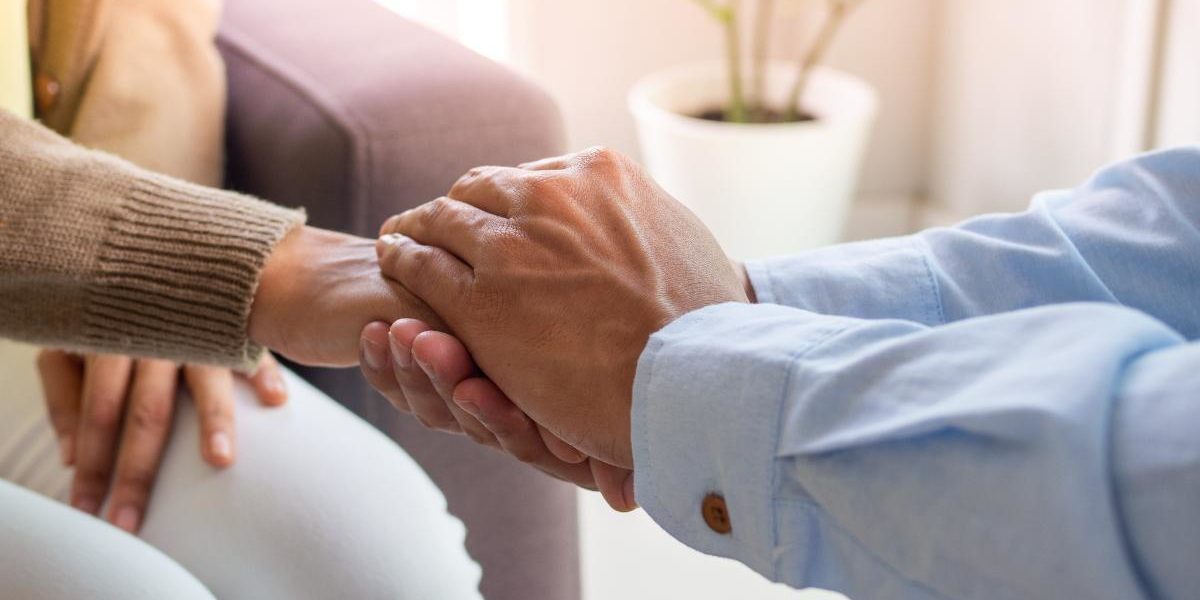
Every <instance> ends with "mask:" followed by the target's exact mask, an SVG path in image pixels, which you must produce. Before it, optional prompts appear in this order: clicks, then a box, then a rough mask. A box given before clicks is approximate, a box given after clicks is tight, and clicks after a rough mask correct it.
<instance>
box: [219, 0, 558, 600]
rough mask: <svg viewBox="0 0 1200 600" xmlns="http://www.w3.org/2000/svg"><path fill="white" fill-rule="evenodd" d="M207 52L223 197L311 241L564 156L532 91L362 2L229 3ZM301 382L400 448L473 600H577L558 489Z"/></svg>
mask: <svg viewBox="0 0 1200 600" xmlns="http://www.w3.org/2000/svg"><path fill="white" fill-rule="evenodd" d="M219 44H220V48H221V51H222V54H223V55H224V57H225V61H226V64H227V69H228V77H229V121H228V157H229V165H228V172H229V184H230V186H231V187H233V188H235V189H239V190H243V191H246V192H250V193H253V194H256V195H258V196H261V197H264V198H268V199H272V200H276V201H278V202H280V203H281V204H286V205H299V206H304V207H306V208H307V209H308V212H309V216H310V222H311V223H313V224H315V225H319V226H321V227H327V228H332V229H338V230H342V231H347V232H351V233H356V234H359V235H366V236H373V235H374V234H375V232H376V230H377V229H378V227H379V225H380V224H381V223H382V222H383V220H384V219H386V218H387V217H388V216H390V215H392V214H395V213H397V212H400V211H402V210H405V209H407V208H410V207H413V206H416V205H418V204H420V203H423V202H425V201H427V200H430V199H433V198H436V197H437V196H440V195H442V194H444V193H445V192H446V191H447V190H448V189H449V187H450V185H451V184H452V183H453V182H454V180H455V179H456V178H457V177H458V176H459V175H461V174H462V173H464V172H466V170H467V169H469V168H470V167H472V166H476V165H482V164H516V163H519V162H522V161H525V160H531V159H535V158H540V157H544V156H550V155H554V154H558V153H560V152H561V151H562V150H563V129H562V123H561V118H560V116H559V113H558V110H557V108H556V106H555V105H554V103H553V102H552V101H551V100H550V99H549V98H548V97H547V96H546V94H545V93H543V92H542V91H541V90H539V89H538V88H537V87H535V86H534V85H532V84H530V83H529V82H527V81H525V80H523V79H521V78H520V77H518V76H516V75H515V74H513V73H512V72H510V71H508V70H506V69H505V68H503V67H501V66H499V65H497V64H495V63H493V62H491V61H489V60H487V59H485V58H483V57H481V56H479V55H477V54H474V53H472V52H471V51H469V50H467V49H465V48H463V47H461V46H459V45H457V44H456V43H454V42H452V41H450V40H448V39H446V38H444V37H442V36H440V35H438V34H435V33H433V32H430V31H428V30H426V29H423V28H421V27H419V26H417V25H414V24H412V23H409V22H406V21H404V20H403V19H400V18H399V17H397V16H395V15H394V14H392V13H390V12H388V11H387V10H385V9H383V8H381V7H379V6H377V5H375V3H374V2H372V1H371V0H339V1H334V0H228V2H227V6H226V8H225V15H224V18H223V22H222V26H221V33H220V39H219ZM302 374H303V375H304V376H305V377H307V378H308V379H309V380H310V381H312V382H313V383H314V384H316V385H317V386H318V387H320V388H321V389H323V390H324V391H325V392H326V393H328V394H329V395H330V396H332V397H333V398H335V399H336V400H338V401H340V402H342V403H343V404H345V405H346V406H347V407H348V408H350V409H351V410H353V411H354V412H356V413H357V414H358V415H360V416H361V417H363V418H364V419H366V420H367V421H369V422H371V423H372V424H374V425H375V426H376V427H378V428H379V429H380V430H382V431H383V432H384V433H386V434H388V435H390V436H391V437H392V438H393V439H395V440H396V441H397V442H399V444H400V445H401V446H403V447H404V448H405V450H407V451H408V452H409V454H411V455H412V456H413V458H415V459H416V460H417V462H418V463H420V464H421V466H423V467H424V468H425V470H426V471H427V472H428V473H429V474H430V476H431V477H432V478H433V479H434V481H435V482H437V484H438V485H439V486H441V488H442V490H443V491H444V492H445V494H446V498H447V500H448V501H449V505H450V510H451V512H453V513H454V514H455V515H457V516H458V517H459V518H461V519H462V520H463V521H464V522H465V523H466V525H467V528H468V537H467V548H468V550H469V551H470V552H471V555H472V556H474V557H475V559H476V560H478V561H479V562H480V563H481V564H482V565H483V572H484V575H483V583H482V590H483V593H484V595H485V597H487V598H489V599H492V600H517V599H522V600H525V599H554V600H559V599H563V600H571V599H574V598H578V597H579V594H580V592H579V551H578V535H577V524H576V513H575V498H574V491H573V490H572V489H571V488H570V487H569V486H567V485H566V484H562V483H560V482H558V481H556V480H553V479H551V478H549V477H546V476H544V475H542V474H540V473H537V472H535V471H533V470H531V469H529V468H527V467H525V466H524V465H520V464H517V463H514V462H512V461H510V460H508V459H506V458H505V457H503V456H501V455H499V454H498V453H495V452H493V451H491V450H488V449H485V448H479V447H476V446H475V445H473V444H472V443H471V442H470V441H468V440H467V439H466V438H462V437H457V436H451V435H446V434H440V433H432V432H429V431H426V430H424V429H423V428H422V427H420V425H419V424H417V423H416V422H415V421H414V420H413V419H412V418H411V417H409V416H407V415H402V414H399V413H397V412H396V411H394V410H393V409H392V408H391V406H390V405H388V404H387V403H386V402H385V401H383V400H382V399H381V398H379V397H378V396H376V395H375V393H374V392H373V390H371V389H370V388H369V387H368V386H367V385H366V384H365V383H364V382H363V381H362V380H361V378H360V376H359V374H358V372H357V370H353V371H333V370H313V369H308V370H302ZM396 510H398V511H403V510H404V507H403V506H397V507H396ZM396 543H397V544H405V543H419V541H418V540H396ZM431 600H433V599H431Z"/></svg>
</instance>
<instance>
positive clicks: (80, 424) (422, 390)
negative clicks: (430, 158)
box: [39, 149, 753, 531]
mask: <svg viewBox="0 0 1200 600" xmlns="http://www.w3.org/2000/svg"><path fill="white" fill-rule="evenodd" d="M752 293H753V292H752V291H751V290H750V288H749V285H748V284H747V283H745V275H744V273H742V272H740V266H739V265H736V264H734V263H731V262H730V261H729V260H728V259H727V258H726V256H725V254H724V253H723V252H722V251H721V248H720V247H719V246H718V245H717V243H716V241H715V240H714V239H713V237H712V235H711V234H710V233H709V232H708V231H707V230H706V229H705V228H704V226H703V225H702V224H701V223H700V222H699V221H698V220H697V219H696V217H695V216H694V215H692V214H691V213H690V212H689V211H688V210H687V209H686V208H684V207H683V206H682V205H680V204H679V203H678V202H676V201H675V200H674V199H672V198H671V197H670V196H668V195H667V194H666V193H665V192H664V191H663V190H661V189H660V188H659V187H658V186H657V185H656V184H655V183H654V182H653V181H651V180H650V179H649V178H648V177H647V176H646V175H645V174H643V172H642V171H641V169H640V168H639V167H638V166H637V165H636V164H634V163H633V162H632V161H630V160H629V159H627V158H625V157H624V156H621V155H619V154H617V153H615V152H611V151H608V150H603V149H593V150H588V151H585V152H582V153H579V154H575V155H571V156H566V157H561V158H552V159H547V160H543V161H539V162H536V163H531V164H526V165H522V166H521V167H520V168H501V167H484V168H478V169H474V170H472V171H471V172H470V173H468V174H467V175H465V176H463V177H462V178H461V179H460V180H459V181H458V182H457V183H455V185H454V186H453V188H452V189H451V190H450V191H449V193H448V194H447V196H446V197H444V198H439V199H437V200H435V201H433V202H430V203H428V204H425V205H423V206H421V207H418V208H416V209H413V210H410V211H408V212H406V213H403V214H401V215H398V216H396V217H393V218H392V219H391V220H389V221H388V222H387V223H386V224H385V225H384V227H383V230H382V236H381V238H380V239H379V240H378V241H377V242H374V243H373V242H372V241H371V240H366V239H362V238H357V237H354V236H349V235H344V234H340V233H335V232H331V231H324V230H321V229H316V228H313V227H299V228H297V229H295V230H294V231H292V232H291V233H289V234H288V235H287V236H286V237H285V238H284V239H283V240H282V241H280V243H279V244H278V245H277V246H276V247H275V250H274V251H273V252H272V254H271V255H270V256H269V257H268V258H267V260H266V262H265V263H264V265H263V270H262V274H261V277H260V282H259V287H258V289H257V291H256V293H255V297H254V300H253V305H252V307H251V311H250V314H249V320H248V333H249V336H250V338H251V339H253V340H254V341H256V342H258V343H259V344H262V345H264V346H266V347H268V348H271V349H272V350H274V351H276V352H278V353H279V354H282V355H284V356H286V357H288V358H290V359H292V360H294V361H296V362H299V363H303V364H309V365H323V366H349V365H353V364H356V363H357V364H360V365H361V368H362V370H363V373H364V374H365V375H366V377H367V379H368V380H369V381H370V382H371V383H372V385H373V386H374V387H375V388H376V389H377V390H379V391H380V392H381V393H383V394H384V395H385V396H386V397H387V398H388V399H389V400H390V401H391V402H392V403H393V404H394V405H395V406H396V407H397V408H399V409H401V410H405V411H410V412H412V413H413V414H414V415H416V417H417V418H418V419H420V420H421V421H422V422H424V423H425V424H426V425H428V426H430V427H433V428H437V429H443V430H449V431H456V432H462V433H465V434H466V435H468V436H470V437H471V438H472V439H474V440H476V441H478V442H480V443H482V444H486V445H488V446H491V447H494V448H497V449H499V450H502V451H504V452H507V453H509V454H511V455H512V456H514V457H516V458H517V459H519V460H521V461H523V462H527V463H530V464H532V465H533V466H536V467H538V468H540V469H542V470H543V471H545V472H547V473H549V474H551V475H553V476H555V477H558V478H560V479H564V480H567V481H570V482H572V483H575V484H577V485H580V486H583V487H587V488H591V489H598V490H600V491H601V492H602V493H603V495H604V497H605V499H606V500H608V502H609V504H611V505H612V506H613V507H614V508H617V509H619V510H630V509H632V508H633V507H634V506H635V503H634V497H633V481H632V467H633V451H632V447H631V443H630V408H631V404H632V387H633V379H634V374H635V372H636V369H637V361H638V357H639V356H640V354H641V352H642V349H643V348H644V347H645V345H646V342H647V340H648V339H649V337H650V335H651V334H653V333H654V332H655V331H657V330H658V329H661V328H662V327H663V326H665V325H667V324H668V323H670V322H671V321H673V320H674V319H676V318H677V317H679V316H681V315H683V314H685V313H687V312H689V311H692V310H695V309H698V308H701V307H703V306H706V305H709V304H716V303H722V302H746V301H747V300H748V298H749V297H752ZM401 317H404V318H403V319H401ZM397 319H400V320H397ZM360 331H361V337H360V336H359V332H360ZM179 333H180V335H188V332H186V331H181V332H179ZM468 349H469V350H468ZM39 370H40V372H41V375H42V381H43V385H44V387H45V395H46V402H47V406H48V409H49V411H48V412H49V414H50V417H51V422H52V425H53V426H54V429H55V432H56V434H57V435H58V437H59V441H60V444H61V446H62V453H63V462H64V463H65V464H69V465H74V466H76V467H77V468H76V471H75V475H74V482H73V485H72V492H71V502H72V504H73V505H74V506H76V507H77V508H79V509H81V510H83V511H85V512H89V513H93V514H98V513H99V511H100V509H101V506H102V505H104V504H107V506H108V509H107V518H108V519H109V520H111V521H112V522H113V523H115V524H117V525H118V526H120V527H122V528H124V529H127V530H129V531H136V530H137V529H139V527H140V525H141V523H142V522H143V519H144V515H145V513H146V510H147V507H148V504H149V499H150V495H151V491H152V488H153V485H154V481H155V477H156V473H157V470H158V466H159V464H160V462H161V459H162V455H163V452H164V451H165V448H166V442H167V439H168V438H169V436H170V430H171V421H172V418H171V416H172V413H173V412H174V406H175V402H176V389H177V388H178V387H179V386H180V385H181V384H180V380H182V382H183V384H185V385H186V386H187V387H188V388H189V389H190V391H191V392H192V396H193V397H194V399H195V401H196V405H197V408H198V409H199V413H200V426H201V429H202V435H201V440H202V442H201V443H202V447H201V448H200V452H201V455H202V456H203V457H204V459H205V460H206V461H207V462H209V463H210V464H212V465H213V466H216V467H225V466H228V465H230V464H231V463H232V462H233V461H234V460H235V455H236V448H237V443H236V435H235V433H236V431H235V415H234V401H233V385H232V382H233V374H232V373H231V372H230V371H228V370H226V369H218V368H213V367H203V366H180V365H175V364H173V363H169V362H164V361H152V360H140V361H137V362H134V361H133V360H131V359H128V358H122V357H113V356H109V357H86V358H81V357H77V356H74V355H72V354H69V353H65V352H61V351H57V350H47V351H44V352H43V353H42V355H41V356H40V357H39ZM485 373H486V376H485V375H484V374H485ZM248 377H249V381H250V383H251V384H252V387H253V389H254V390H255V392H256V394H257V395H258V397H259V398H260V399H261V400H262V402H263V403H264V404H266V405H269V406H276V405H279V404H282V403H283V402H284V401H285V400H286V392H285V390H284V389H283V380H282V377H281V376H280V372H279V367H278V366H277V365H276V364H275V362H274V361H273V360H272V359H271V358H270V356H267V357H266V358H265V359H264V362H263V364H262V365H261V367H260V368H259V370H258V371H257V372H256V373H254V374H252V375H250V376H248ZM106 498H107V502H105V500H106Z"/></svg>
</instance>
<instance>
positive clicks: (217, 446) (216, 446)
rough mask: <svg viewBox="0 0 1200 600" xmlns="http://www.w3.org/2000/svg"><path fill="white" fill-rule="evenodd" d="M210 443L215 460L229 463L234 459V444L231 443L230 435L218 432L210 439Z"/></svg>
mask: <svg viewBox="0 0 1200 600" xmlns="http://www.w3.org/2000/svg"><path fill="white" fill-rule="evenodd" d="M208 442H209V450H210V451H211V452H212V455H213V458H217V459H220V460H222V461H228V460H230V459H232V458H233V443H232V442H230V441H229V434H228V433H225V432H224V431H218V432H216V433H214V434H212V436H211V437H209V438H208Z"/></svg>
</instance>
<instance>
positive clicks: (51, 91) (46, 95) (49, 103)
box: [33, 73, 62, 115]
mask: <svg viewBox="0 0 1200 600" xmlns="http://www.w3.org/2000/svg"><path fill="white" fill-rule="evenodd" d="M60 92H62V86H60V85H59V83H58V80H57V79H55V78H53V77H51V76H49V75H47V74H46V73H38V74H37V77H34V78H33V99H34V101H35V102H36V103H37V109H38V114H40V115H44V114H46V113H48V112H50V111H52V110H54V107H55V106H56V105H57V104H58V96H59V93H60Z"/></svg>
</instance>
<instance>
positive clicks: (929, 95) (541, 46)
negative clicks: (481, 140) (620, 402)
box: [379, 0, 1200, 600]
mask: <svg viewBox="0 0 1200 600" xmlns="http://www.w3.org/2000/svg"><path fill="white" fill-rule="evenodd" d="M379 1H380V2H381V3H383V4H385V5H387V6H388V7H389V8H392V9H394V10H395V11H397V12H399V13H401V14H403V15H405V16H407V17H410V18H413V19H415V20H418V21H420V22H423V23H425V24H427V25H429V26H431V27H433V28H435V29H437V30H440V31H442V32H443V33H445V34H446V35H448V36H451V37H454V38H456V39H458V40H459V41H461V42H462V43H464V44H466V45H467V46H469V47H471V48H473V49H475V50H476V51H478V52H480V53H482V54H484V55H487V56H489V57H491V58H494V59H496V60H498V61H500V62H503V63H506V64H508V65H510V66H512V67H513V68H515V69H516V70H518V71H519V72H521V73H523V74H525V75H526V76H528V77H529V78H531V79H533V80H534V81H536V82H537V83H539V84H540V85H542V86H544V87H545V88H546V89H548V90H549V91H550V92H551V94H552V95H553V96H554V97H555V98H556V100H557V101H558V102H559V104H560V106H561V108H562V110H563V112H564V116H565V118H566V123H567V128H568V135H569V144H570V147H571V148H583V147H586V146H590V145H595V144H603V145H607V146H611V147H614V148H616V149H618V150H621V151H623V152H626V153H628V154H631V155H633V156H634V157H638V156H639V144H638V138H637V136H636V133H635V124H634V120H633V118H632V117H631V115H630V112H629V109H628V108H627V103H626V95H627V94H628V92H629V90H630V88H631V87H632V86H633V85H634V83H635V82H636V81H638V80H639V79H640V78H642V77H643V76H645V75H647V74H650V73H653V72H655V71H659V70H661V69H664V68H667V67H671V66H674V65H678V64H681V63H686V62H691V61H695V60H700V59H710V58H719V57H720V56H721V48H722V46H721V43H722V42H721V32H720V30H719V28H718V27H717V26H716V25H715V24H714V23H713V21H712V20H711V19H710V18H709V17H708V16H707V15H706V14H704V13H703V12H702V11H701V10H699V9H698V8H697V6H696V5H694V4H693V3H692V2H689V1H687V0H603V1H598V0H379ZM777 25H778V30H777V31H776V32H775V39H776V41H777V43H776V44H775V48H774V54H775V55H776V56H777V57H778V58H785V59H790V58H793V57H794V56H796V55H798V54H799V52H800V50H801V47H802V44H803V43H804V40H805V38H804V36H803V35H801V32H802V31H804V26H803V24H802V23H797V22H795V21H794V20H788V19H780V20H779V21H778V22H777ZM828 64H830V65H831V66H833V67H835V68H837V69H840V70H842V71H845V72H848V73H851V74H854V75H857V76H859V77H861V78H863V79H864V80H866V81H867V82H868V83H869V84H870V85H871V86H873V87H874V88H875V90H876V91H877V93H878V96H879V99H880V112H879V116H878V119H877V121H876V123H875V128H874V131H873V134H872V137H871V139H870V143H869V148H868V150H867V152H866V156H865V160H864V163H863V167H862V175H861V181H860V182H859V187H858V193H857V195H856V198H855V203H854V206H853V209H852V211H851V213H850V218H849V221H848V225H847V228H846V230H845V234H844V239H861V238H868V237H879V236H887V235H895V234H901V233H906V232H909V231H913V230H916V229H920V228H923V227H926V226H931V225H938V224H947V223H951V222H954V221H957V220H960V219H962V218H964V217H967V216H970V215H973V214H978V213H982V212H991V211H1012V210H1021V209H1022V208H1024V207H1025V206H1026V204H1027V203H1028V202H1029V198H1030V196H1031V195H1032V194H1033V193H1035V192H1037V191H1038V190H1043V189H1048V188H1059V187H1067V186H1073V185H1076V184H1077V183H1079V182H1081V181H1082V180H1083V179H1084V178H1086V177H1087V176H1088V175H1089V174H1090V173H1092V172H1093V171H1094V170H1095V169H1096V168H1097V167H1099V166H1101V165H1103V164H1105V163H1107V162H1109V161H1112V160H1114V159H1117V158H1119V157H1122V156H1126V155H1129V154H1132V153H1136V152H1140V151H1144V150H1148V149H1152V148H1157V147H1163V146H1170V145H1178V144H1182V143H1192V142H1194V141H1195V140H1197V139H1200V0H866V2H865V3H864V4H863V6H862V8H861V9H860V10H859V11H858V12H857V13H856V14H855V15H853V17H852V18H851V20H850V21H849V22H848V23H847V25H846V27H845V29H844V31H842V33H841V34H840V36H839V38H838V40H837V41H836V43H835V45H834V46H833V48H832V51H831V54H830V58H829V60H828ZM581 506H582V508H581V511H582V513H581V516H582V518H583V519H582V522H583V540H584V545H583V557H584V571H583V576H584V589H585V596H586V597H587V598H589V599H590V600H599V599H608V598H621V597H627V598H655V597H669V598H797V597H804V598H820V597H823V596H822V595H821V594H816V595H809V596H805V595H803V594H800V595H798V593H797V592H791V591H788V590H784V589H782V588H778V587H776V586H771V585H769V584H766V583H763V582H762V581H761V580H760V579H759V578H758V577H757V576H755V575H753V574H751V573H750V572H749V571H748V570H747V569H745V568H744V567H741V566H739V565H736V564H733V563H729V562H727V561H722V560H719V559H712V558H708V557H702V556H699V555H697V554H696V553H694V552H692V551H690V550H688V549H686V548H684V547H683V546H681V545H679V544H676V543H674V542H673V541H672V540H671V539H670V538H668V537H667V536H666V535H664V534H662V533H661V531H659V530H657V528H656V527H655V526H654V525H653V524H652V523H650V522H649V519H648V518H646V517H645V515H644V514H640V513H639V514H635V515H632V516H624V515H614V514H610V513H609V512H608V511H607V510H606V509H604V508H603V506H602V502H601V501H600V500H599V499H598V498H593V497H591V496H590V495H587V496H586V497H584V498H583V499H582V504H581ZM824 597H831V596H824Z"/></svg>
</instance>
